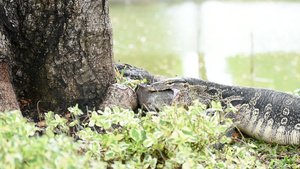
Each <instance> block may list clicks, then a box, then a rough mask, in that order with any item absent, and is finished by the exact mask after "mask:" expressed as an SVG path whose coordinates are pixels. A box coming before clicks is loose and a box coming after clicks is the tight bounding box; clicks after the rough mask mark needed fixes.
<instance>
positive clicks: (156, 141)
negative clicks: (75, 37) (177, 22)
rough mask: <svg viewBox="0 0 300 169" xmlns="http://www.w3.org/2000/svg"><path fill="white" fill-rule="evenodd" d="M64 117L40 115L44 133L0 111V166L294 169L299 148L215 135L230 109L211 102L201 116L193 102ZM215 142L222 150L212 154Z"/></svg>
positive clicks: (13, 114) (225, 122)
mask: <svg viewBox="0 0 300 169" xmlns="http://www.w3.org/2000/svg"><path fill="white" fill-rule="evenodd" d="M69 111H70V113H71V115H72V117H73V118H72V122H70V121H68V120H67V119H66V118H64V117H60V116H59V115H56V114H54V113H53V112H48V113H46V114H45V121H46V127H44V128H38V127H36V125H35V124H34V123H29V122H27V120H26V119H25V118H23V117H20V116H19V114H18V113H17V112H16V111H11V112H5V113H0V143H1V144H0V168H107V167H110V168H297V167H300V166H299V155H298V154H297V153H298V150H299V146H279V145H277V144H266V143H264V142H262V141H259V140H254V139H251V138H243V139H234V140H233V139H232V138H228V137H225V136H223V134H224V132H225V131H226V130H227V128H228V127H230V126H232V125H233V123H232V121H231V120H230V119H224V118H223V117H224V114H226V113H228V112H229V111H235V110H234V108H232V107H230V106H228V109H226V110H222V108H221V105H220V103H216V102H212V107H211V108H209V109H208V110H207V108H206V107H205V106H203V105H202V104H200V103H197V102H195V104H194V105H193V106H190V107H189V109H188V110H186V109H183V108H177V107H165V108H164V109H163V110H162V111H161V112H148V113H146V114H144V113H143V112H139V113H137V114H135V113H134V112H133V111H131V110H123V109H119V108H117V107H115V108H113V109H108V108H106V109H105V111H90V112H88V113H87V116H88V117H89V119H88V120H85V121H81V122H80V120H79V119H80V118H79V117H80V116H83V112H82V111H81V110H80V109H78V106H74V107H71V108H69ZM208 112H214V113H213V114H212V113H208ZM71 129H72V130H75V131H76V132H75V136H76V137H75V136H74V135H72V134H70V130H71ZM75 138H76V139H75ZM219 143H222V144H224V146H223V147H222V148H221V149H216V148H214V146H215V145H216V144H219Z"/></svg>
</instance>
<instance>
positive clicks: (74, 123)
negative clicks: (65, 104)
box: [69, 120, 77, 127]
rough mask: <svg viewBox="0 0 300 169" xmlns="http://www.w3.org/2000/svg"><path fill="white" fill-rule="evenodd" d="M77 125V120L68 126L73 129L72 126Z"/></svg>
mask: <svg viewBox="0 0 300 169" xmlns="http://www.w3.org/2000/svg"><path fill="white" fill-rule="evenodd" d="M76 124H77V120H74V121H72V122H71V123H70V124H69V126H70V127H73V126H75V125H76Z"/></svg>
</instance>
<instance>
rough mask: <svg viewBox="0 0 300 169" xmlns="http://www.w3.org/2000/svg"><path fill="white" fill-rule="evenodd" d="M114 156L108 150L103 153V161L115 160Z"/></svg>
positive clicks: (114, 154) (113, 153)
mask: <svg viewBox="0 0 300 169" xmlns="http://www.w3.org/2000/svg"><path fill="white" fill-rule="evenodd" d="M115 156H116V153H115V152H113V151H111V150H108V151H107V152H106V153H105V158H104V160H106V161H108V160H111V159H113V158H115Z"/></svg>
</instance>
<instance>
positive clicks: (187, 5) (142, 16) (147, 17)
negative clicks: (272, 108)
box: [109, 0, 300, 91]
mask: <svg viewBox="0 0 300 169" xmlns="http://www.w3.org/2000/svg"><path fill="white" fill-rule="evenodd" d="M109 6H110V17H111V20H112V24H113V30H114V57H115V61H116V62H121V63H128V64H131V65H133V66H137V67H142V68H144V69H146V70H148V71H149V72H151V73H153V74H160V75H163V76H165V77H176V76H178V77H182V76H186V77H196V78H201V79H205V80H209V81H213V82H218V83H222V84H229V85H243V86H254V87H264V88H270V89H276V90H280V91H294V90H295V89H297V88H300V0H299V1H296V0H294V1H278V0H277V1H270V0H268V1H263V0H259V1H258V0H257V1H251V0H246V1H242V0H240V1H233V0H219V1H213V0H194V1H193V0H182V1H180V0H109Z"/></svg>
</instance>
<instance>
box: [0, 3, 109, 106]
mask: <svg viewBox="0 0 300 169" xmlns="http://www.w3.org/2000/svg"><path fill="white" fill-rule="evenodd" d="M0 15H1V16H0V21H1V23H0V31H1V35H2V39H3V37H4V39H6V42H7V43H4V42H3V43H2V42H1V43H0V58H2V59H1V60H0V62H1V63H2V64H4V65H7V71H8V73H7V74H8V75H10V79H11V82H12V83H13V85H14V88H15V92H16V95H17V96H18V97H24V98H29V99H31V101H32V104H34V105H35V104H37V103H38V102H40V103H39V105H40V107H43V108H46V109H51V110H56V111H64V110H65V108H67V107H68V106H71V105H74V104H76V103H79V105H80V106H81V107H82V108H85V107H86V106H89V108H93V107H98V106H99V104H100V103H101V102H102V100H103V98H104V97H105V93H106V90H107V88H108V86H109V85H110V84H112V83H113V82H114V66H113V53H112V26H111V22H110V18H109V9H108V0H41V1H39V0H21V1H20V0H0ZM0 70H4V69H3V68H1V67H0ZM7 81H8V80H7V78H6V79H5V78H4V77H3V75H2V74H1V76H0V82H2V83H3V82H7ZM10 85H11V84H10ZM1 88H3V87H2V85H1V87H0V106H2V108H0V111H3V109H11V108H9V106H7V105H5V102H4V100H5V99H8V98H4V97H3V96H2V95H3V90H7V89H6V88H4V89H1ZM1 96H2V97H1ZM10 99H11V98H10ZM12 102H14V103H15V102H16V100H14V101H12ZM15 108H16V107H15V106H12V109H15Z"/></svg>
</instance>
